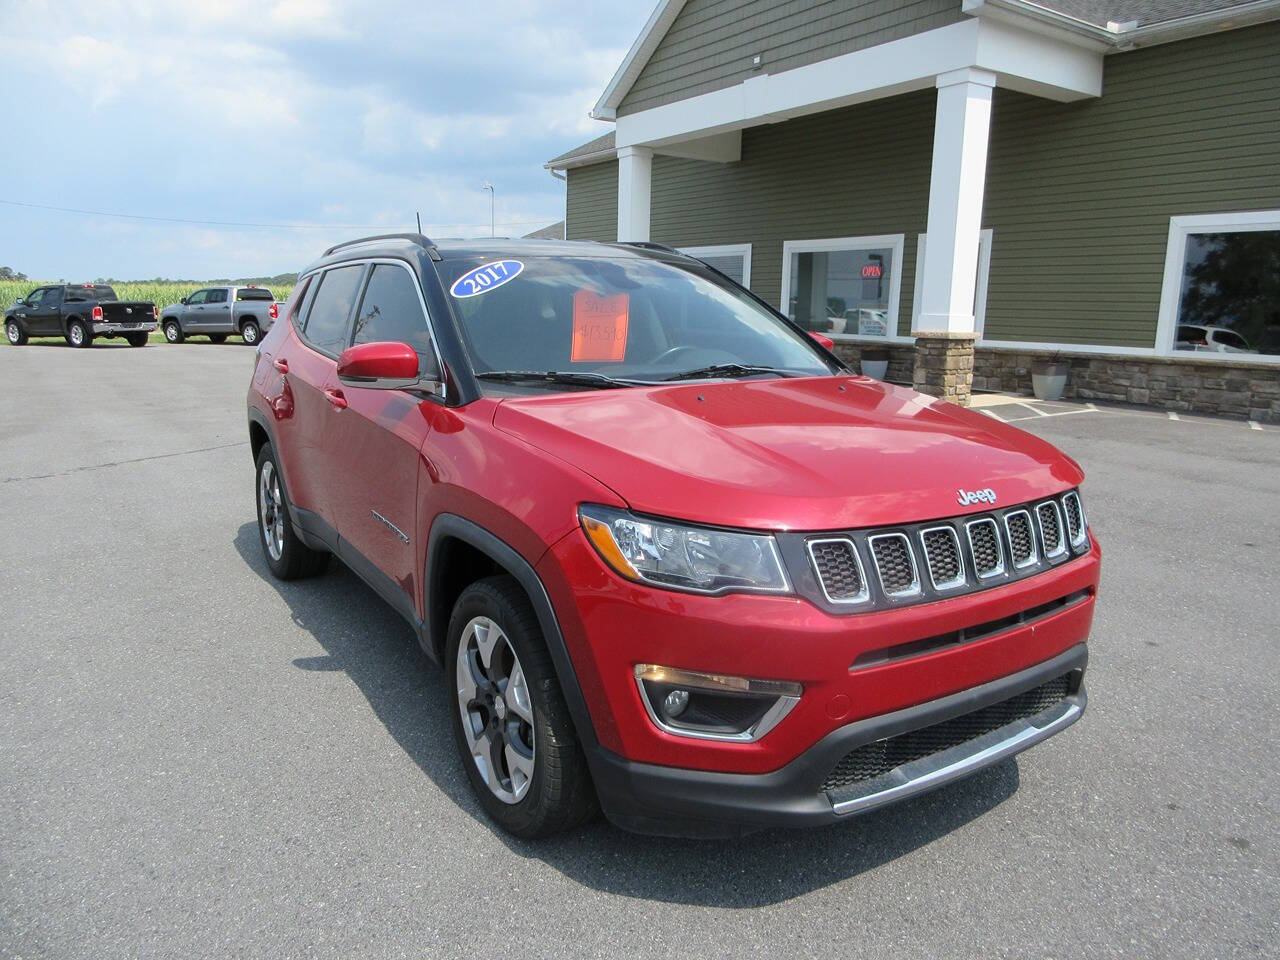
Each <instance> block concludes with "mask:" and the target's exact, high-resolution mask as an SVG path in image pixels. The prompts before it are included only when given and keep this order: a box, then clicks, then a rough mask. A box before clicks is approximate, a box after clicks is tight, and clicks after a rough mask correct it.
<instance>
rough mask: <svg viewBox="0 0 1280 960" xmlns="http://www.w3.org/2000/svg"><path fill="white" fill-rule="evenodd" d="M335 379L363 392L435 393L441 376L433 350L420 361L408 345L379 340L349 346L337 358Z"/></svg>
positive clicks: (438, 363)
mask: <svg viewBox="0 0 1280 960" xmlns="http://www.w3.org/2000/svg"><path fill="white" fill-rule="evenodd" d="M338 379H339V380H341V381H342V382H343V383H344V384H346V385H347V386H348V387H364V388H365V389H366V390H425V391H427V392H428V393H435V392H436V390H437V389H438V388H439V387H440V383H441V381H442V380H443V376H442V374H441V372H440V361H439V360H438V359H437V358H436V355H435V353H434V351H433V352H432V353H430V354H428V355H426V356H423V357H421V358H419V356H418V354H417V352H416V351H415V350H414V349H413V347H411V346H409V345H408V344H407V343H398V342H388V341H380V342H377V343H361V344H358V345H356V346H354V347H348V348H347V349H346V350H343V351H342V356H340V357H339V358H338Z"/></svg>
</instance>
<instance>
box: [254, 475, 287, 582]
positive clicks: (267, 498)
mask: <svg viewBox="0 0 1280 960" xmlns="http://www.w3.org/2000/svg"><path fill="white" fill-rule="evenodd" d="M258 506H259V509H260V511H261V515H262V519H261V520H260V521H259V522H260V523H261V525H262V542H263V544H265V545H266V548H267V553H269V554H271V559H272V560H279V559H280V556H281V554H283V553H284V498H283V496H281V493H280V476H279V474H277V473H276V465H275V464H274V463H272V462H271V461H270V460H267V461H265V462H264V463H263V464H262V473H261V474H260V475H259V476H258Z"/></svg>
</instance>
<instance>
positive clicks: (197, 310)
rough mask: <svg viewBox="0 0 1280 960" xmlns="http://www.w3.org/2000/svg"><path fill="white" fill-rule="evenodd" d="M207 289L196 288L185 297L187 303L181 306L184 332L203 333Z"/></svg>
mask: <svg viewBox="0 0 1280 960" xmlns="http://www.w3.org/2000/svg"><path fill="white" fill-rule="evenodd" d="M208 296H209V291H208V290H197V291H196V292H195V293H193V294H192V295H191V296H189V297H187V305H186V306H185V307H183V308H182V330H183V332H184V333H203V332H204V323H205V315H204V308H205V298H206V297H208Z"/></svg>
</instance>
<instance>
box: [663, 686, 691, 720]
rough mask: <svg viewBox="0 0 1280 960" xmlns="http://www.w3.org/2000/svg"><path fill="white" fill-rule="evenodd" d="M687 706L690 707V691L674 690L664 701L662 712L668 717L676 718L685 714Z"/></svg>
mask: <svg viewBox="0 0 1280 960" xmlns="http://www.w3.org/2000/svg"><path fill="white" fill-rule="evenodd" d="M687 706H689V691H688V690H672V691H671V692H670V693H668V694H667V696H666V699H664V700H663V701H662V712H663V713H664V714H666V715H667V716H668V717H672V718H675V717H678V716H680V714H682V713H684V708H685V707H687Z"/></svg>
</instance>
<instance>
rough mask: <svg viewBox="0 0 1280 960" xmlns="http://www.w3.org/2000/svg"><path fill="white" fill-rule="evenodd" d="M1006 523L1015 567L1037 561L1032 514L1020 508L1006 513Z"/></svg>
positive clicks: (1010, 551)
mask: <svg viewBox="0 0 1280 960" xmlns="http://www.w3.org/2000/svg"><path fill="white" fill-rule="evenodd" d="M1004 524H1005V526H1006V527H1007V528H1008V530H1009V554H1010V556H1012V557H1013V565H1014V566H1015V567H1025V566H1027V565H1028V564H1031V563H1035V562H1036V535H1035V531H1033V530H1032V529H1031V514H1029V513H1027V511H1025V510H1018V511H1016V512H1014V513H1009V514H1006V515H1005V518H1004Z"/></svg>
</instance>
